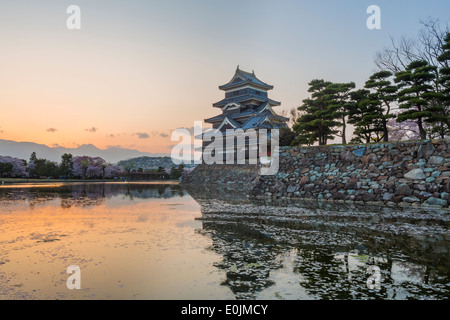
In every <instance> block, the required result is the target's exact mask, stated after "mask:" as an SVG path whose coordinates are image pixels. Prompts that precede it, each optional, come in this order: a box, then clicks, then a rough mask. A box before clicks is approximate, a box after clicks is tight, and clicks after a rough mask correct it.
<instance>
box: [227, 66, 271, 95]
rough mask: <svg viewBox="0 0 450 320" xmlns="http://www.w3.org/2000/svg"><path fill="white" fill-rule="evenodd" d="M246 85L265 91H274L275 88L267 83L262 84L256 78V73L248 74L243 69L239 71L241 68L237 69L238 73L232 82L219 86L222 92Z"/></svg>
mask: <svg viewBox="0 0 450 320" xmlns="http://www.w3.org/2000/svg"><path fill="white" fill-rule="evenodd" d="M244 85H253V86H255V87H258V88H260V89H263V90H271V89H273V86H272V85H270V84H267V83H265V82H262V81H261V80H259V79H258V78H257V77H256V76H255V72H252V73H250V72H246V71H243V70H241V69H239V66H237V68H236V72H235V73H234V76H233V78H231V80H230V81H229V82H228V83H226V84H224V85H221V86H219V89H220V90H229V89H233V88H237V87H241V86H244Z"/></svg>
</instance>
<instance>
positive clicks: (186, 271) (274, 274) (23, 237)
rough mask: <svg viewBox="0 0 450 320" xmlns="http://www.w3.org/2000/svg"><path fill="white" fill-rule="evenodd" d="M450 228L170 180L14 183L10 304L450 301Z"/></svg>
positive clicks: (420, 211) (6, 287)
mask: <svg viewBox="0 0 450 320" xmlns="http://www.w3.org/2000/svg"><path fill="white" fill-rule="evenodd" d="M449 221H450V218H449V214H448V210H446V209H441V208H440V209H436V208H419V207H417V208H414V207H400V206H399V207H389V206H381V207H377V206H368V205H366V206H358V205H356V204H337V203H330V202H326V201H303V202H302V201H296V202H283V201H279V202H275V201H267V200H266V201H263V200H259V201H256V200H254V201H250V200H248V199H247V198H246V197H243V196H239V195H236V194H231V193H230V192H222V193H221V192H220V191H217V190H215V191H214V192H212V191H211V192H199V191H196V190H191V189H189V190H187V189H184V188H183V187H182V186H180V185H178V184H172V183H166V184H159V183H144V182H142V183H86V184H84V183H65V184H64V183H45V184H20V185H19V184H17V185H4V186H0V244H1V245H0V299H217V300H221V299H246V300H247V299H269V300H272V299H286V300H294V299H310V300H316V299H351V300H365V299H390V300H391V299H392V300H394V299H448V298H449V297H450V255H449V251H450V232H449ZM72 265H75V266H78V267H79V269H80V272H81V273H80V279H81V285H80V287H81V288H80V289H69V288H68V287H67V279H68V277H69V276H70V274H68V273H67V271H66V270H67V268H68V267H69V266H72ZM373 267H376V268H377V270H379V274H378V276H379V278H378V280H379V282H378V284H379V286H378V287H375V288H373V287H370V285H369V284H370V277H373V274H371V273H370V272H369V270H371V269H373Z"/></svg>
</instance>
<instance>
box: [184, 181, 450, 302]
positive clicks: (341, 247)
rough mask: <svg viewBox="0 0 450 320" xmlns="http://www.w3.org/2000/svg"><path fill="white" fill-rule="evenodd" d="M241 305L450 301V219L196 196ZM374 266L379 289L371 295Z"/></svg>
mask: <svg viewBox="0 0 450 320" xmlns="http://www.w3.org/2000/svg"><path fill="white" fill-rule="evenodd" d="M188 191H189V194H190V195H191V196H192V197H194V199H195V200H196V201H197V202H198V203H199V204H200V205H201V211H202V216H201V218H199V220H201V221H202V223H203V232H204V233H205V234H207V235H209V236H210V237H211V238H212V241H213V245H212V250H214V251H215V252H217V253H219V254H220V255H221V256H222V257H223V260H222V261H221V262H219V263H217V264H216V267H217V268H220V269H221V270H224V271H225V273H226V280H225V281H224V282H223V285H225V286H228V287H229V288H230V289H231V291H232V292H233V293H234V295H235V296H236V298H237V299H261V298H263V299H442V298H449V297H450V288H449V283H450V281H449V280H450V255H449V252H450V233H449V230H448V227H449V218H448V215H442V212H439V211H426V212H425V211H423V210H421V209H417V210H416V211H414V210H412V209H411V208H401V207H395V208H388V207H376V206H373V207H368V206H367V205H366V206H357V205H355V204H352V205H350V204H337V203H329V202H295V203H294V202H289V203H288V202H284V200H282V201H278V202H276V201H275V202H274V201H271V202H269V203H265V202H261V201H259V202H255V201H250V200H248V199H247V198H246V197H245V196H242V195H240V194H239V193H236V194H231V193H230V192H224V193H221V192H220V190H214V191H212V190H198V189H197V190H193V189H188ZM369 266H377V267H378V268H379V270H380V279H381V286H380V288H379V289H377V290H375V289H370V288H369V287H368V285H367V282H368V279H369V277H370V275H371V274H369V273H368V268H369Z"/></svg>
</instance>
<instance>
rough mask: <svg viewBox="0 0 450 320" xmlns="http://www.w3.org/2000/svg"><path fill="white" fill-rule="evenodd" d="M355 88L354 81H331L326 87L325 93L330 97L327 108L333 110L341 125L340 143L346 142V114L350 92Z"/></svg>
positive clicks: (347, 112)
mask: <svg viewBox="0 0 450 320" xmlns="http://www.w3.org/2000/svg"><path fill="white" fill-rule="evenodd" d="M354 88H355V83H354V82H349V83H331V84H329V85H328V86H327V87H326V89H325V93H326V94H328V95H329V97H330V102H329V103H330V105H329V108H330V109H331V110H336V111H335V114H334V115H335V117H336V119H339V121H340V126H341V127H342V130H341V133H340V136H341V137H342V143H343V144H346V143H347V138H346V129H347V116H348V115H349V108H350V92H351V90H352V89H354Z"/></svg>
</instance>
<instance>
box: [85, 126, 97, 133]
mask: <svg viewBox="0 0 450 320" xmlns="http://www.w3.org/2000/svg"><path fill="white" fill-rule="evenodd" d="M97 130H98V128H96V127H92V128H90V129H86V131H87V132H92V133H95V132H96V131H97Z"/></svg>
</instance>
